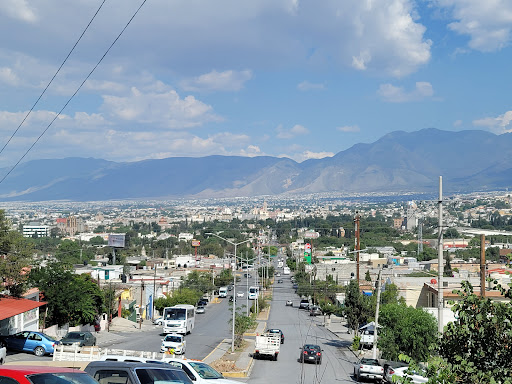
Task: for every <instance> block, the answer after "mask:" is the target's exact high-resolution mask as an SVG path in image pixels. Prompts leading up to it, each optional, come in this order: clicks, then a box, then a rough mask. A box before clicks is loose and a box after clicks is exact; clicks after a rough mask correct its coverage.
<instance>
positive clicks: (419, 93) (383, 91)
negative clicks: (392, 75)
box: [377, 82, 434, 103]
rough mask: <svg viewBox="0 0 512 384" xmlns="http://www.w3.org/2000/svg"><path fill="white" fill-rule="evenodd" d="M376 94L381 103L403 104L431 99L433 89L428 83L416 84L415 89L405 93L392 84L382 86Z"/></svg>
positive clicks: (402, 89)
mask: <svg viewBox="0 0 512 384" xmlns="http://www.w3.org/2000/svg"><path fill="white" fill-rule="evenodd" d="M377 94H378V95H379V96H380V97H381V98H382V100H383V101H387V102H389V103H405V102H411V101H420V100H424V99H426V98H431V97H432V96H433V95H434V89H433V88H432V85H431V84H430V83H428V82H416V86H415V88H414V89H413V90H412V91H410V92H407V91H406V90H405V89H404V88H403V87H395V86H394V85H392V84H382V85H381V86H380V87H379V90H378V91H377Z"/></svg>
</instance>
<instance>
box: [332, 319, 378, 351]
mask: <svg viewBox="0 0 512 384" xmlns="http://www.w3.org/2000/svg"><path fill="white" fill-rule="evenodd" d="M324 326H325V329H327V330H328V331H330V332H331V333H332V334H333V335H335V336H336V337H337V338H338V339H339V340H340V346H341V347H344V348H347V350H348V351H349V353H350V355H351V356H354V357H356V358H358V359H359V358H361V357H362V356H364V355H365V354H368V353H369V354H370V355H371V353H372V352H371V349H370V350H362V353H361V351H353V350H352V349H351V348H350V346H351V345H352V342H353V341H354V335H353V334H352V332H351V331H350V330H349V328H347V323H346V321H345V320H344V319H343V318H341V317H338V316H335V315H331V318H330V319H326V323H325V325H324Z"/></svg>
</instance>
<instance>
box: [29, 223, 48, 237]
mask: <svg viewBox="0 0 512 384" xmlns="http://www.w3.org/2000/svg"><path fill="white" fill-rule="evenodd" d="M49 234H50V227H49V226H47V225H41V224H38V223H30V224H29V225H24V226H23V236H24V237H48V235H49Z"/></svg>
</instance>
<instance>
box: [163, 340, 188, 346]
mask: <svg viewBox="0 0 512 384" xmlns="http://www.w3.org/2000/svg"><path fill="white" fill-rule="evenodd" d="M183 344H184V343H176V342H174V341H162V345H164V346H166V347H181V346H182V345H183Z"/></svg>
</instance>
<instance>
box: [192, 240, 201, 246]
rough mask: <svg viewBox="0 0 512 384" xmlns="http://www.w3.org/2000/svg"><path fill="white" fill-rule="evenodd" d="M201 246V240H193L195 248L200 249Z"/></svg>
mask: <svg viewBox="0 0 512 384" xmlns="http://www.w3.org/2000/svg"><path fill="white" fill-rule="evenodd" d="M200 245H201V242H200V241H199V240H192V246H193V247H199V246H200Z"/></svg>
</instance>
